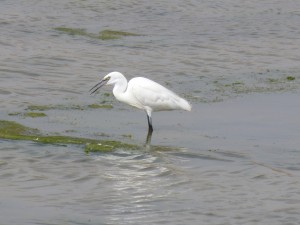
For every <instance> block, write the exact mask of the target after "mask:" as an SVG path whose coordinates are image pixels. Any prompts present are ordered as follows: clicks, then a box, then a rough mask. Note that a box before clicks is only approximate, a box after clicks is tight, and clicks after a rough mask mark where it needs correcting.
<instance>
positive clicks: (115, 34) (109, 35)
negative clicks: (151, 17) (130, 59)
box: [98, 30, 140, 40]
mask: <svg viewBox="0 0 300 225" xmlns="http://www.w3.org/2000/svg"><path fill="white" fill-rule="evenodd" d="M124 36H140V35H139V34H135V33H130V32H125V31H117V30H103V31H100V32H99V36H98V38H99V39H101V40H110V39H119V38H121V37H124Z"/></svg>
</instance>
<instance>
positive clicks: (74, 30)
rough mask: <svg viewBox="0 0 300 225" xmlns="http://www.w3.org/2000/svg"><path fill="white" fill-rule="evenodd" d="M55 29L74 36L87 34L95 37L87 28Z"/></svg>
mask: <svg viewBox="0 0 300 225" xmlns="http://www.w3.org/2000/svg"><path fill="white" fill-rule="evenodd" d="M53 29H54V30H57V31H60V32H64V33H66V34H69V35H73V36H75V35H80V36H87V37H92V38H93V37H94V35H93V34H90V33H88V32H86V30H85V29H81V28H69V27H55V28H53Z"/></svg>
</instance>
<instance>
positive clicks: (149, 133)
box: [145, 128, 153, 146]
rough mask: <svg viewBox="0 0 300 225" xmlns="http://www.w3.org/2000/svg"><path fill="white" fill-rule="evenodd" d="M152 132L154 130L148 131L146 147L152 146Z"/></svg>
mask: <svg viewBox="0 0 300 225" xmlns="http://www.w3.org/2000/svg"><path fill="white" fill-rule="evenodd" d="M152 132H153V129H152V130H151V129H150V128H149V129H148V134H147V138H146V143H145V144H146V145H148V146H150V144H151V138H152Z"/></svg>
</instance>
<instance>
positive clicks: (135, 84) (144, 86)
mask: <svg viewBox="0 0 300 225" xmlns="http://www.w3.org/2000/svg"><path fill="white" fill-rule="evenodd" d="M105 84H107V85H114V88H113V94H114V96H115V97H116V99H117V100H119V101H121V102H124V103H127V104H129V105H131V106H134V107H136V108H139V109H143V110H145V111H146V113H147V118H148V125H149V130H150V131H151V132H152V130H153V127H152V121H151V114H152V112H155V111H167V110H175V109H183V110H187V111H191V108H192V107H191V105H190V104H189V103H188V102H187V101H186V100H185V99H183V98H181V97H179V96H178V95H176V94H175V93H174V92H172V91H170V90H169V89H167V88H165V87H164V86H162V85H160V84H158V83H156V82H154V81H152V80H149V79H147V78H144V77H135V78H132V79H131V80H130V81H129V82H127V79H126V78H125V77H124V75H123V74H121V73H119V72H111V73H109V74H107V75H106V76H105V77H104V78H103V79H102V80H101V81H100V82H99V83H98V84H96V85H95V86H94V87H93V88H92V89H91V90H90V91H92V93H94V92H96V91H97V90H98V89H99V88H100V87H102V86H103V85H105Z"/></svg>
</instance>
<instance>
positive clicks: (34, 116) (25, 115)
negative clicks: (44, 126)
mask: <svg viewBox="0 0 300 225" xmlns="http://www.w3.org/2000/svg"><path fill="white" fill-rule="evenodd" d="M45 116H47V115H46V114H45V113H42V112H27V113H24V117H31V118H36V117H45Z"/></svg>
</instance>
